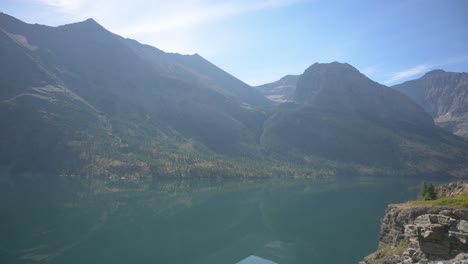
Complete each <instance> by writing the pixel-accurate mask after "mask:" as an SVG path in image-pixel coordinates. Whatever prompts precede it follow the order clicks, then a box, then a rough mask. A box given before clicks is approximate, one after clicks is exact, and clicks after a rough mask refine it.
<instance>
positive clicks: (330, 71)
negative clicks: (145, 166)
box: [262, 62, 468, 174]
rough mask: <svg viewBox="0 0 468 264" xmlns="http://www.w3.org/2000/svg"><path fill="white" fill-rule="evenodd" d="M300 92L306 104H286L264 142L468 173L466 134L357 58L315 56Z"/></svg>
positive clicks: (365, 162) (390, 165)
mask: <svg viewBox="0 0 468 264" xmlns="http://www.w3.org/2000/svg"><path fill="white" fill-rule="evenodd" d="M295 98H296V101H297V102H298V104H284V105H282V106H280V107H279V108H280V110H279V111H277V112H275V113H274V114H272V115H271V116H270V117H269V118H268V120H267V121H266V122H265V125H264V133H263V134H262V142H263V143H264V144H268V145H273V146H276V147H277V148H278V149H283V150H285V151H289V153H291V154H290V155H291V156H293V155H296V156H298V157H305V158H304V159H307V158H310V159H316V158H317V157H320V158H325V159H326V160H332V161H334V162H338V163H344V164H348V165H349V164H354V165H355V166H356V167H357V168H360V167H361V166H364V167H366V170H368V169H370V168H376V167H379V168H386V170H388V171H393V170H409V171H411V172H424V173H426V174H431V173H433V174H437V173H441V171H439V169H441V168H445V169H446V170H449V171H452V172H454V173H455V174H463V173H466V172H463V171H464V167H465V166H464V165H463V163H464V162H465V160H466V157H467V156H466V155H467V153H468V152H467V148H466V147H468V145H467V142H466V141H463V140H460V139H458V138H457V137H455V136H452V135H450V134H448V133H446V132H445V131H442V130H441V129H439V128H438V127H437V126H435V125H434V124H433V121H432V118H431V117H430V116H429V115H428V114H427V113H425V111H424V110H423V109H422V108H421V107H420V106H418V105H417V104H416V103H414V102H413V101H412V100H411V99H409V98H408V97H406V96H405V95H403V94H401V93H399V92H398V91H395V90H393V89H391V88H389V87H386V86H384V85H381V84H378V83H376V82H374V81H372V80H370V79H368V78H367V77H366V76H364V75H363V74H361V73H360V72H359V71H358V70H356V69H355V68H354V67H352V66H351V65H349V64H346V63H338V62H333V63H324V64H319V63H316V64H313V65H312V66H310V67H309V68H308V69H306V70H305V72H304V73H303V74H302V75H301V76H300V78H299V80H298V82H297V88H296V92H295ZM442 160H443V161H442ZM338 167H339V165H338ZM455 171H456V172H455Z"/></svg>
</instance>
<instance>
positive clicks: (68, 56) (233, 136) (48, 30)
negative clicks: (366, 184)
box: [0, 13, 468, 177]
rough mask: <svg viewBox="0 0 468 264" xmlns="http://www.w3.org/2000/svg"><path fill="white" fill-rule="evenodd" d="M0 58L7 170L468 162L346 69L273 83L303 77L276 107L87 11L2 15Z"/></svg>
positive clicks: (181, 170) (345, 167)
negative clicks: (80, 17)
mask: <svg viewBox="0 0 468 264" xmlns="http://www.w3.org/2000/svg"><path fill="white" fill-rule="evenodd" d="M0 58H2V59H1V60H0V122H1V125H2V129H1V130H0V146H1V148H0V171H2V172H4V171H7V172H9V173H11V174H48V175H57V174H79V175H89V176H96V175H98V176H112V177H122V176H129V177H140V176H171V177H174V176H176V177H206V176H213V177H230V176H236V177H239V176H241V177H248V176H255V177H271V176H282V177H287V176H291V177H297V176H328V175H337V174H342V175H350V174H360V175H363V174H396V173H398V174H405V175H421V174H429V173H431V174H435V175H436V174H437V175H455V176H460V175H463V173H462V172H463V171H464V170H465V169H467V167H468V160H467V158H466V157H468V154H467V152H468V146H467V143H466V142H465V141H463V140H461V139H460V138H458V137H455V136H453V135H452V134H450V133H448V132H446V131H444V130H442V129H440V128H438V127H437V126H435V125H434V124H433V121H432V118H431V117H430V116H429V115H428V114H427V113H425V112H424V110H423V109H422V108H421V107H420V106H418V105H417V104H415V103H413V102H412V101H411V100H410V99H408V98H407V97H406V96H404V95H402V94H400V93H399V92H397V91H394V90H392V89H390V88H388V87H385V86H382V85H379V84H377V83H375V82H373V81H371V80H369V79H367V77H365V76H364V75H362V74H360V73H359V72H358V71H357V70H356V69H354V68H353V67H352V66H350V65H348V64H340V63H331V64H314V65H312V66H311V67H310V68H309V69H307V70H306V71H305V72H304V74H302V75H301V76H300V77H299V79H297V76H289V77H286V78H283V79H282V81H280V82H279V83H277V84H274V85H272V87H273V86H275V85H280V86H281V85H283V86H288V85H289V86H290V88H291V87H292V86H293V85H294V82H295V81H296V79H297V89H296V91H295V92H294V96H291V94H290V95H289V97H287V98H289V99H287V100H288V101H289V100H291V99H293V98H295V100H296V101H297V102H298V103H293V102H289V103H286V104H280V105H275V104H273V103H272V102H271V101H270V100H268V99H267V98H265V97H264V96H263V95H262V94H261V93H260V92H259V91H258V89H254V88H253V87H250V86H249V85H247V84H245V83H243V82H242V81H240V80H238V79H236V78H235V77H233V76H232V75H230V74H228V73H226V72H225V71H223V70H221V69H220V68H218V67H217V66H215V65H213V64H212V63H210V62H209V61H207V60H205V59H204V58H202V57H201V56H199V55H197V54H195V55H180V54H173V53H165V52H163V51H161V50H159V49H157V48H154V47H151V46H148V45H143V44H140V43H138V42H137V41H135V40H131V39H125V38H122V37H120V36H118V35H116V34H113V33H111V32H109V31H107V30H106V29H105V28H103V27H102V26H100V25H99V24H98V23H97V22H96V21H94V20H93V19H88V20H86V21H83V22H79V23H74V24H69V25H64V26H59V27H49V26H43V25H38V24H34V25H31V24H26V23H24V22H22V21H20V20H17V19H15V18H13V17H11V16H8V15H6V14H3V13H2V14H0ZM276 87H277V86H276ZM277 90H278V89H277ZM279 90H281V89H279ZM279 90H278V91H279ZM283 90H287V89H283ZM289 92H291V91H289ZM2 174H3V173H2Z"/></svg>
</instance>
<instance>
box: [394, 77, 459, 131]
mask: <svg viewBox="0 0 468 264" xmlns="http://www.w3.org/2000/svg"><path fill="white" fill-rule="evenodd" d="M393 88H394V89H396V90H398V91H400V92H402V93H404V94H406V95H407V96H408V97H410V98H411V99H413V100H414V101H415V102H416V103H418V104H419V105H421V106H422V107H423V108H424V109H425V110H426V111H427V112H428V113H429V114H430V115H431V116H432V117H433V118H434V121H435V123H436V124H437V125H439V126H441V127H443V128H445V129H447V130H449V131H451V132H452V133H454V134H456V135H459V136H463V137H468V73H466V72H463V73H456V72H445V71H443V70H433V71H431V72H428V73H426V74H425V75H424V76H423V77H421V78H419V79H417V80H412V81H407V82H404V83H402V84H399V85H395V86H393Z"/></svg>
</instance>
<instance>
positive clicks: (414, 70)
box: [385, 64, 434, 84]
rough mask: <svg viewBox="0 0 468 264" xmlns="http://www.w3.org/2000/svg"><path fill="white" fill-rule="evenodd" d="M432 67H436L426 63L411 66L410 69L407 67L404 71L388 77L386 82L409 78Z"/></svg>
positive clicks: (390, 82)
mask: <svg viewBox="0 0 468 264" xmlns="http://www.w3.org/2000/svg"><path fill="white" fill-rule="evenodd" d="M432 68H434V66H431V65H425V64H424V65H418V66H415V67H413V68H410V69H407V70H404V71H400V72H396V73H394V74H393V76H392V77H391V78H390V79H388V80H387V81H386V82H385V84H392V83H395V82H397V81H401V80H404V79H408V78H410V77H413V76H415V75H418V74H421V73H423V72H426V71H427V70H429V69H432Z"/></svg>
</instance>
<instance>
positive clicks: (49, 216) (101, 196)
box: [0, 177, 421, 264]
mask: <svg viewBox="0 0 468 264" xmlns="http://www.w3.org/2000/svg"><path fill="white" fill-rule="evenodd" d="M420 183H421V181H420V180H408V179H403V178H393V179H391V178H379V177H375V178H372V177H371V178H369V177H366V178H359V177H352V178H351V177H350V178H341V179H335V180H305V179H269V180H239V179H238V180H209V179H202V180H200V179H196V180H167V179H163V180H158V179H155V180H151V181H128V180H84V179H76V178H64V177H60V178H58V177H50V178H41V179H38V178H36V179H28V180H18V179H15V180H11V179H10V180H5V179H4V180H2V181H1V182H0V210H1V218H0V263H70V264H74V263H77V264H78V263H80V264H81V263H117V264H118V263H176V264H177V263H181V264H182V263H184V264H186V263H216V264H219V263H241V264H246V263H249V264H250V263H256V264H262V263H266V264H271V263H286V264H287V263H331V264H333V263H336V264H343V263H357V262H358V261H359V260H361V259H362V258H363V257H364V256H365V255H367V254H368V253H370V252H372V251H374V250H375V249H376V246H377V243H378V232H379V227H380V219H381V217H382V216H383V213H384V211H385V208H386V206H387V205H388V204H389V203H399V202H403V201H407V200H410V199H414V198H416V195H417V192H418V189H419V186H420Z"/></svg>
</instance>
